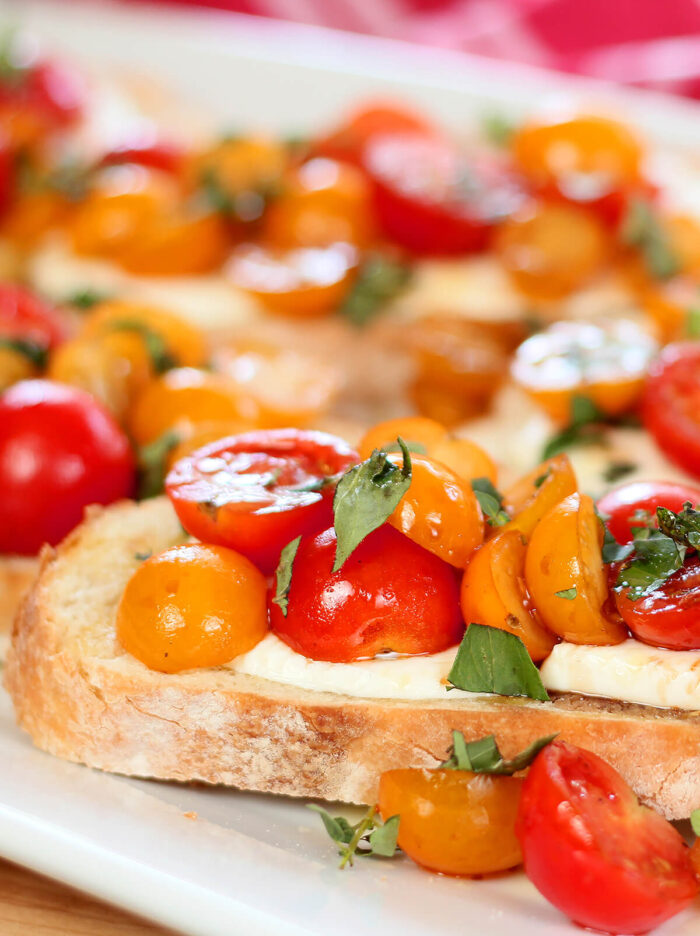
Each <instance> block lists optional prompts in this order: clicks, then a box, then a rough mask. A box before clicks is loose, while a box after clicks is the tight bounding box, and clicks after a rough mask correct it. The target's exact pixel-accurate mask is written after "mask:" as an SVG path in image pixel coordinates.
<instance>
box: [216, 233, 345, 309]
mask: <svg viewBox="0 0 700 936" xmlns="http://www.w3.org/2000/svg"><path fill="white" fill-rule="evenodd" d="M356 270H357V253H356V251H355V250H354V248H352V247H350V245H348V244H334V245H331V246H330V247H299V248H296V249H294V250H287V251H270V250H267V249H265V248H264V247H256V246H253V245H250V244H246V245H243V246H241V247H238V248H237V249H236V250H234V252H233V253H232V254H231V258H230V260H229V261H228V263H227V264H226V268H225V275H226V276H227V277H228V278H229V279H230V280H231V282H232V283H234V285H236V286H238V287H239V288H240V289H244V290H245V291H246V292H249V293H250V294H251V295H252V296H254V297H255V298H256V299H258V300H259V301H260V302H262V303H263V305H264V306H265V308H266V309H267V310H268V311H270V312H275V313H276V314H278V315H285V316H291V317H292V318H309V317H315V316H319V315H326V314H327V313H328V312H332V311H333V310H334V309H335V308H337V307H338V306H339V305H340V303H341V302H342V300H343V299H344V298H345V295H346V294H347V292H348V290H349V289H350V286H351V285H352V281H353V279H354V277H355V273H356Z"/></svg>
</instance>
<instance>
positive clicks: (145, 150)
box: [98, 140, 184, 173]
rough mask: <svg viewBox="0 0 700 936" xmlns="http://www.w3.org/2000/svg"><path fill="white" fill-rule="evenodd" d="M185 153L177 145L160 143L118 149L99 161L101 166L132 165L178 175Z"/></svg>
mask: <svg viewBox="0 0 700 936" xmlns="http://www.w3.org/2000/svg"><path fill="white" fill-rule="evenodd" d="M183 162H184V153H183V151H182V149H181V148H180V147H179V146H177V145H176V144H175V143H168V142H166V141H164V140H163V141H158V142H153V143H139V142H138V141H137V142H135V143H133V144H131V145H128V144H127V145H125V146H121V147H118V148H116V149H113V150H109V152H107V153H105V154H104V155H103V156H102V157H101V158H100V160H99V163H98V165H99V166H119V165H123V164H124V163H132V164H133V165H136V166H145V167H146V168H147V169H159V170H160V171H161V172H171V173H177V172H179V171H180V169H181V168H182V165H183Z"/></svg>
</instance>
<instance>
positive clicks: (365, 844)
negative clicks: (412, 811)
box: [308, 803, 400, 868]
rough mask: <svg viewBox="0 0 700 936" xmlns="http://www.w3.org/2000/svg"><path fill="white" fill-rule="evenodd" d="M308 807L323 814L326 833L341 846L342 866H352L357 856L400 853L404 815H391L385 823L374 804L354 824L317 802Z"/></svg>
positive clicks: (380, 855) (384, 855)
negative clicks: (399, 837) (399, 836)
mask: <svg viewBox="0 0 700 936" xmlns="http://www.w3.org/2000/svg"><path fill="white" fill-rule="evenodd" d="M308 808H309V809H313V811H314V812H317V813H318V814H319V815H320V817H321V820H322V822H323V825H324V826H325V829H326V832H327V833H328V834H329V835H330V837H331V838H332V839H333V841H334V842H336V844H337V845H338V846H339V848H338V854H339V855H340V856H341V861H340V865H339V867H340V868H345V866H346V865H350V867H352V864H353V860H354V858H355V857H356V856H357V857H360V858H364V857H369V856H376V857H379V858H393V857H394V855H395V854H396V850H397V845H396V839H397V837H398V834H399V822H400V816H391V817H390V818H389V819H387V820H386V822H384V823H382V822H381V821H380V820H379V818H378V816H377V807H376V806H370V808H369V809H368V810H367V812H366V813H365V815H364V816H363V817H362V818H361V819H360V821H359V822H357V823H355V825H351V824H350V823H349V822H348V820H347V819H346V818H345V817H344V816H331V814H330V813H329V812H327V811H326V810H325V809H323V807H322V806H317V805H316V804H315V803H309V805H308Z"/></svg>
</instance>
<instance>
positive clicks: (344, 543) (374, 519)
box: [333, 437, 412, 572]
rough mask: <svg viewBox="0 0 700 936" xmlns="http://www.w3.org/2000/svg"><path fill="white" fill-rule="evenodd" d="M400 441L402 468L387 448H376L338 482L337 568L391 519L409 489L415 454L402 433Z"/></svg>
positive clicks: (334, 567)
mask: <svg viewBox="0 0 700 936" xmlns="http://www.w3.org/2000/svg"><path fill="white" fill-rule="evenodd" d="M398 443H399V445H400V447H401V451H402V452H403V465H402V466H401V467H400V468H399V467H397V466H396V465H394V464H392V463H391V462H390V461H389V459H388V458H387V454H386V452H383V451H380V450H376V451H374V452H372V454H371V455H370V457H369V458H368V459H367V460H366V461H363V462H362V463H361V464H360V465H354V466H353V467H352V468H350V469H349V470H348V471H346V472H345V474H344V475H343V476H342V478H341V479H340V481H339V482H338V486H337V488H336V489H335V496H334V498H333V516H334V526H335V533H336V537H337V543H336V552H335V562H334V563H333V572H337V571H338V569H340V568H341V566H342V565H343V563H344V562H345V560H346V559H347V558H348V556H350V555H351V553H352V552H353V551H354V550H355V549H356V548H357V547H358V546H359V545H360V543H361V542H362V540H363V539H364V538H365V537H366V536H368V535H369V534H370V533H372V531H373V530H376V529H377V527H380V526H381V525H382V523H384V522H385V521H386V520H387V518H388V517H389V516H390V515H391V514H392V513H393V511H394V509H395V507H397V505H398V503H399V501H400V500H401V498H402V497H403V496H404V494H405V493H406V491H407V490H408V489H409V487H410V485H411V475H412V466H411V454H410V452H409V451H408V448H407V447H406V443H405V442H404V441H403V439H402V438H401V437H399V439H398Z"/></svg>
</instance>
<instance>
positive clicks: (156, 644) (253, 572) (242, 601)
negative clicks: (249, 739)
mask: <svg viewBox="0 0 700 936" xmlns="http://www.w3.org/2000/svg"><path fill="white" fill-rule="evenodd" d="M266 594H267V585H266V582H265V578H264V576H263V575H262V573H260V572H259V571H258V570H257V569H256V568H255V566H254V565H253V563H252V562H250V561H249V560H248V559H246V558H245V556H241V555H239V554H238V553H236V552H234V551H233V550H232V549H225V548H224V547H223V546H209V545H207V544H205V543H192V544H189V545H186V546H173V547H171V548H170V549H166V550H165V552H163V553H160V554H159V555H157V556H153V557H152V558H150V559H146V560H145V561H144V562H142V564H141V565H140V566H139V568H138V569H137V570H136V572H135V573H134V574H133V575H132V576H131V578H130V579H129V581H128V582H127V584H126V588H125V589H124V593H123V595H122V597H121V600H120V602H119V607H118V608H117V637H118V639H119V642H120V643H121V645H122V646H123V647H124V649H125V650H126V651H127V652H128V653H131V654H132V656H135V657H136V659H137V660H140V661H141V662H142V663H145V665H146V666H148V667H149V668H150V669H154V670H159V671H160V672H162V673H179V672H181V671H182V670H187V669H194V668H196V667H208V666H223V664H224V663H228V662H229V661H230V660H232V659H233V658H234V657H237V656H239V655H240V654H241V653H247V652H248V651H249V650H252V649H253V647H254V646H255V645H256V644H258V643H260V641H261V640H262V639H263V637H264V636H265V634H266V633H267V607H266Z"/></svg>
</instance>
